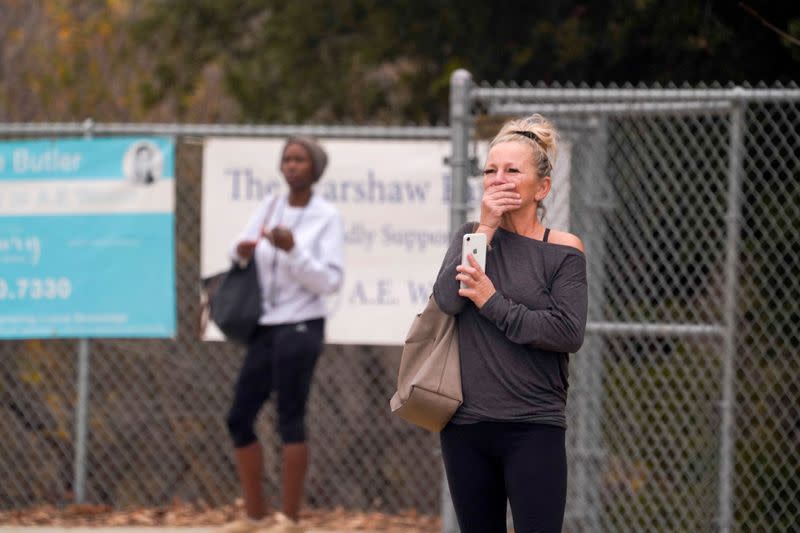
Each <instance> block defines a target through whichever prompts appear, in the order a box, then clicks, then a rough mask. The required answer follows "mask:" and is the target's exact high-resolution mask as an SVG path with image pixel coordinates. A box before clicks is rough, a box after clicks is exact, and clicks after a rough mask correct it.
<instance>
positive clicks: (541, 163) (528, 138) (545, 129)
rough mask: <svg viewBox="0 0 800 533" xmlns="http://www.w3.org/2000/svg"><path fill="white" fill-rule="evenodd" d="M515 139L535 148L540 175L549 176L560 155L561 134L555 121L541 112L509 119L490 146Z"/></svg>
mask: <svg viewBox="0 0 800 533" xmlns="http://www.w3.org/2000/svg"><path fill="white" fill-rule="evenodd" d="M509 141H515V142H527V143H528V144H529V145H530V146H532V147H533V148H534V151H533V153H534V161H535V162H536V168H537V170H538V172H539V175H540V176H549V175H550V173H551V172H552V170H553V165H554V164H555V162H556V157H557V156H558V142H559V136H558V131H557V130H556V128H555V126H553V123H552V122H550V121H549V120H547V119H546V118H544V117H543V116H542V115H540V114H539V113H534V114H533V115H530V116H528V117H525V118H517V119H513V120H509V121H508V122H506V123H505V124H503V127H502V128H500V131H499V132H498V133H497V135H495V137H494V139H492V142H491V143H490V144H489V147H490V148H491V147H493V146H495V145H497V144H500V143H504V142H509Z"/></svg>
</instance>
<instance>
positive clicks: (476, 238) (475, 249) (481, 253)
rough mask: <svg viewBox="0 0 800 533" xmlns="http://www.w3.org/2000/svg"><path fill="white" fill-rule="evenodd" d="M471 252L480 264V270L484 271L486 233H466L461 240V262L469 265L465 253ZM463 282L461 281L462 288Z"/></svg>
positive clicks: (462, 286)
mask: <svg viewBox="0 0 800 533" xmlns="http://www.w3.org/2000/svg"><path fill="white" fill-rule="evenodd" d="M469 254H472V257H474V258H475V260H476V261H477V262H478V264H479V265H480V266H481V270H483V271H484V272H486V234H485V233H467V234H466V235H464V238H463V239H462V240H461V264H462V265H469V261H468V260H467V255H469ZM464 287H465V286H464V282H463V281H462V282H461V288H462V289H463V288H464Z"/></svg>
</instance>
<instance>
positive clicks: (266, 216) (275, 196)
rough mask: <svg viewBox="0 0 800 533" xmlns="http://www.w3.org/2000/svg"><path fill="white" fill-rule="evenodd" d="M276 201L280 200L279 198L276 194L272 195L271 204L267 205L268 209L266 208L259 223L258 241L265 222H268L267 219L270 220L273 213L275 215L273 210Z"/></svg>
mask: <svg viewBox="0 0 800 533" xmlns="http://www.w3.org/2000/svg"><path fill="white" fill-rule="evenodd" d="M278 200H280V196H278V195H276V194H274V195H272V203H271V204H269V207H268V208H267V212H266V213H265V214H264V220H262V221H261V232H262V233H260V234H259V235H258V238H259V239H260V238H261V235H262V234H263V232H264V226H266V225H267V222H269V219H271V218H272V215H273V213H275V208H276V207H277V205H278Z"/></svg>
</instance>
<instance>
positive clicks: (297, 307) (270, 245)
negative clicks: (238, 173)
mask: <svg viewBox="0 0 800 533" xmlns="http://www.w3.org/2000/svg"><path fill="white" fill-rule="evenodd" d="M327 159H328V158H327V155H326V154H325V151H324V150H323V149H322V147H321V146H320V145H319V144H318V143H317V142H316V141H315V140H314V139H311V138H308V137H290V138H289V139H288V140H287V142H286V145H285V146H284V149H283V153H282V157H281V165H280V170H281V173H282V174H283V176H284V178H285V179H286V183H287V184H288V186H289V193H288V195H287V196H285V197H278V196H268V197H267V198H265V199H264V201H263V202H262V203H261V204H260V206H259V208H258V209H257V210H256V212H255V213H253V216H252V218H251V219H250V222H249V223H248V225H247V227H246V228H245V229H244V231H243V232H242V234H241V235H240V236H239V238H238V239H237V240H236V242H234V243H233V246H232V249H231V256H232V258H233V259H235V260H238V261H242V262H246V261H250V260H255V262H256V266H257V270H258V276H259V282H260V285H261V302H262V314H261V318H260V319H259V326H258V328H257V330H256V332H255V333H254V334H253V337H252V338H251V340H250V342H249V343H248V349H247V355H246V357H245V361H244V364H243V365H242V369H241V371H240V373H239V377H238V379H237V381H236V388H235V391H234V400H233V405H232V407H231V410H230V412H229V413H228V418H227V424H228V430H229V432H230V435H231V438H232V439H233V444H234V448H235V456H236V465H237V470H238V475H239V481H240V483H241V487H242V493H243V496H244V502H245V511H246V514H247V516H246V517H244V518H243V519H241V520H237V521H235V522H232V523H230V524H228V525H227V526H225V527H224V528H223V531H225V532H228V533H249V532H251V531H260V532H273V533H277V532H300V531H303V529H302V528H301V527H300V526H299V524H298V522H297V520H298V513H299V509H300V502H301V500H302V495H303V481H304V479H305V474H306V470H307V467H308V446H307V444H306V434H305V407H306V401H307V399H308V393H309V389H310V385H311V381H312V377H313V372H314V367H315V364H316V361H317V358H318V356H319V354H320V352H321V351H322V346H323V339H324V325H325V314H326V309H325V303H324V301H323V298H322V297H323V296H324V295H326V294H330V293H332V292H334V291H336V290H337V289H338V288H339V287H340V286H341V284H342V278H343V267H344V230H343V225H342V219H341V216H340V215H339V212H338V211H337V209H336V208H335V207H334V206H333V205H332V204H330V203H329V202H327V201H326V200H325V199H323V198H322V197H321V196H319V195H315V194H313V190H312V187H313V185H314V183H316V182H317V180H319V178H320V177H321V176H322V173H323V172H324V170H325V166H326V164H327ZM273 392H274V393H275V394H276V395H277V408H278V428H277V429H278V432H279V433H280V436H281V440H282V442H283V456H282V483H281V486H282V494H281V500H282V511H283V512H281V513H276V514H275V515H272V516H270V515H268V513H267V506H266V505H265V500H264V495H263V488H262V478H263V457H262V451H261V445H260V444H259V442H258V440H257V437H256V435H255V433H254V431H253V425H254V423H255V419H256V415H257V414H258V412H259V410H260V409H261V407H262V406H263V405H264V403H265V402H266V401H267V400H268V399H269V398H270V395H271V393H273Z"/></svg>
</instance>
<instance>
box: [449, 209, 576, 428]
mask: <svg viewBox="0 0 800 533" xmlns="http://www.w3.org/2000/svg"><path fill="white" fill-rule="evenodd" d="M474 226H475V225H474V224H473V223H469V224H465V225H464V226H463V227H462V228H461V229H460V230H459V231H458V232H457V233H456V235H455V238H454V239H453V241H452V243H451V244H450V248H449V249H448V251H447V255H446V256H445V258H444V261H443V263H442V268H441V269H440V271H439V275H438V277H437V279H436V283H435V284H434V287H433V295H434V298H436V303H437V304H438V305H439V307H440V308H441V309H442V311H444V312H445V313H448V314H451V315H455V316H456V321H457V324H458V341H459V348H460V354H461V382H462V389H463V393H464V403H463V404H462V405H461V407H460V408H459V410H458V411H457V412H456V414H455V416H454V417H453V419H452V421H453V422H454V423H456V424H467V423H473V422H478V421H486V420H489V421H514V422H537V423H543V424H552V425H557V426H562V427H566V414H565V410H566V402H567V387H568V382H567V381H568V363H569V356H568V354H569V353H571V352H575V351H577V350H578V349H579V348H580V346H581V344H582V343H583V334H584V331H585V329H586V312H587V286H586V259H585V257H584V254H583V253H582V252H581V251H580V250H578V249H576V248H573V247H571V246H564V245H560V244H553V243H549V242H543V241H537V240H534V239H529V238H527V237H523V236H521V235H517V234H516V233H511V232H508V231H505V230H503V229H502V228H498V229H497V231H496V232H495V234H494V237H493V239H492V242H491V249H490V250H489V252H488V253H487V256H486V275H487V276H488V277H489V279H491V280H492V283H493V284H494V286H495V289H496V290H497V292H496V293H495V294H494V295H493V296H492V297H491V298H489V300H488V301H487V302H486V304H485V305H484V306H483V307H482V308H481V309H480V310H478V308H477V307H476V306H475V304H473V303H472V301H471V300H469V299H468V298H465V297H462V296H459V295H458V288H459V282H458V281H457V280H456V279H455V276H456V274H457V272H456V266H458V265H459V264H460V262H461V239H462V237H463V235H464V234H465V233H469V232H470V231H472V228H473V227H474Z"/></svg>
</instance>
